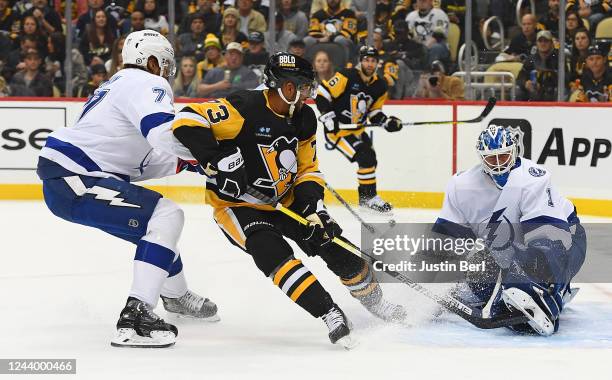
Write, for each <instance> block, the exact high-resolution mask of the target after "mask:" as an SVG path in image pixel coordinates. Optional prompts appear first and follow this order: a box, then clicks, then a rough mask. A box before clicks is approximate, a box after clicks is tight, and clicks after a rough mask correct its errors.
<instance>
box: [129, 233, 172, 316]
mask: <svg viewBox="0 0 612 380" xmlns="http://www.w3.org/2000/svg"><path fill="white" fill-rule="evenodd" d="M174 258H175V254H174V252H173V251H172V250H170V249H168V248H166V247H163V246H161V245H158V244H155V243H151V242H148V241H146V240H140V241H139V242H138V247H137V248H136V256H135V257H134V279H133V282H132V289H131V290H130V296H132V297H135V298H138V299H139V300H141V301H143V302H146V303H147V304H149V305H150V306H151V307H153V308H154V307H155V306H156V305H157V300H158V298H159V294H160V292H161V288H162V286H163V284H164V282H165V280H166V277H168V270H169V268H170V267H171V266H172V263H173V261H174Z"/></svg>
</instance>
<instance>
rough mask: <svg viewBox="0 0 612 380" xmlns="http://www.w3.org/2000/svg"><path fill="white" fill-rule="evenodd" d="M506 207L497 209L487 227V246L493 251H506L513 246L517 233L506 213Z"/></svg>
mask: <svg viewBox="0 0 612 380" xmlns="http://www.w3.org/2000/svg"><path fill="white" fill-rule="evenodd" d="M504 211H506V207H504V208H502V209H500V210H497V211H495V212H494V213H493V214H492V215H491V217H490V218H489V221H488V223H487V226H486V227H485V228H486V230H487V238H486V239H487V246H488V247H489V248H490V249H491V250H492V251H505V250H507V249H508V248H510V247H512V244H513V243H514V239H515V238H516V233H515V231H514V227H513V226H512V223H510V220H509V219H508V218H507V217H506V216H505V215H504Z"/></svg>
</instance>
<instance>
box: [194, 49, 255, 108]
mask: <svg viewBox="0 0 612 380" xmlns="http://www.w3.org/2000/svg"><path fill="white" fill-rule="evenodd" d="M243 54H244V53H243V51H242V46H241V45H240V44H239V43H238V42H230V43H229V44H228V45H227V47H226V49H225V62H226V66H225V67H216V68H214V69H212V70H210V71H209V72H208V73H206V75H205V76H204V79H203V80H202V83H200V85H198V96H201V97H210V98H223V97H226V96H227V95H229V94H230V93H232V92H234V91H237V90H247V89H253V88H255V87H257V85H258V84H259V78H258V77H257V75H255V73H254V72H253V71H252V70H250V69H249V68H248V67H246V66H245V65H244V64H243V59H244V55H243Z"/></svg>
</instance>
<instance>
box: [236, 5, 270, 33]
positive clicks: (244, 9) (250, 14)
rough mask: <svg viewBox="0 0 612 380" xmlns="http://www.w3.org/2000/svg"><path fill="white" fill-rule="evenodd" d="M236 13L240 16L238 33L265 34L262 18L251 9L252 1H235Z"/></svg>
mask: <svg viewBox="0 0 612 380" xmlns="http://www.w3.org/2000/svg"><path fill="white" fill-rule="evenodd" d="M237 2H238V13H239V14H240V31H241V32H242V33H243V34H244V35H247V36H248V35H249V33H251V32H254V31H258V32H261V33H263V32H265V31H266V29H267V27H268V26H267V24H266V19H265V18H264V16H263V15H262V14H261V13H259V12H257V11H256V10H254V9H253V0H237Z"/></svg>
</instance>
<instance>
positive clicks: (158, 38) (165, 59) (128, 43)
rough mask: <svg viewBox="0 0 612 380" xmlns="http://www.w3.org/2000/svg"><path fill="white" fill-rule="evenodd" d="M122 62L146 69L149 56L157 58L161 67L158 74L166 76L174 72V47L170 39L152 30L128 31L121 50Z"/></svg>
mask: <svg viewBox="0 0 612 380" xmlns="http://www.w3.org/2000/svg"><path fill="white" fill-rule="evenodd" d="M121 56H122V57H123V64H124V65H126V64H130V65H135V66H139V67H142V68H144V69H145V70H147V61H148V60H149V57H150V56H153V57H155V58H156V59H157V63H158V64H159V67H160V68H161V72H160V76H163V77H168V76H170V75H174V74H175V73H176V65H175V63H174V49H173V48H172V45H171V44H170V41H168V40H167V39H166V37H164V36H162V35H161V34H159V33H158V32H156V31H154V30H148V29H147V30H139V31H137V32H132V33H130V34H129V35H128V36H127V38H126V39H125V43H124V45H123V50H122V51H121Z"/></svg>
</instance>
